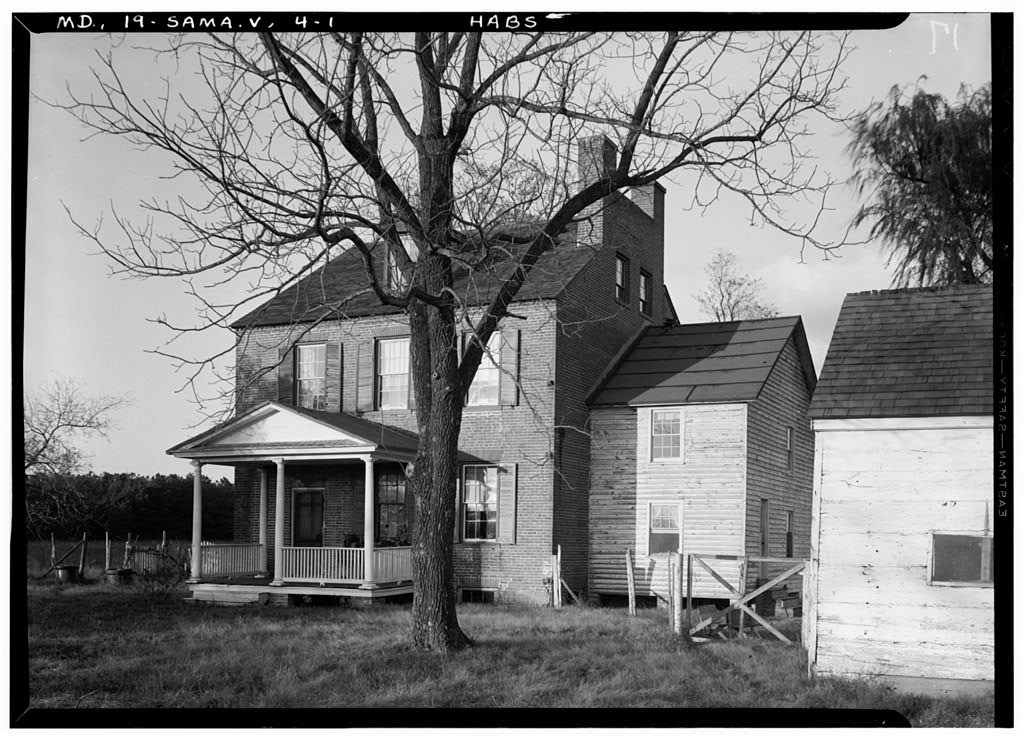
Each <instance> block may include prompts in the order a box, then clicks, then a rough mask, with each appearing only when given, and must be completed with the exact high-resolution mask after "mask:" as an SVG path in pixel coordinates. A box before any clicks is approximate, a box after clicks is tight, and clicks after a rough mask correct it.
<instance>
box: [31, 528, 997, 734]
mask: <svg viewBox="0 0 1024 737" xmlns="http://www.w3.org/2000/svg"><path fill="white" fill-rule="evenodd" d="M101 547H102V546H101ZM183 594H184V590H179V591H177V592H175V593H173V594H172V595H170V596H156V595H153V594H151V593H150V594H146V593H143V592H141V591H136V590H132V589H131V588H126V587H114V586H109V585H107V584H92V585H80V586H63V587H61V586H58V585H56V584H55V583H53V582H52V581H51V580H50V579H46V580H44V581H43V582H39V583H31V584H30V585H29V591H28V623H29V624H28V629H29V666H30V676H29V689H30V699H31V702H30V703H31V705H32V706H33V707H37V708H58V707H61V708H74V707H192V708H196V707H203V708H205V707H256V708H259V707H351V706H362V707H408V706H423V707H452V706H474V707H782V708H787V707H797V708H799V707H826V708H833V707H839V708H842V707H848V708H871V709H895V710H897V711H899V712H901V713H902V714H904V715H905V716H906V717H907V718H908V719H910V721H911V722H912V723H913V724H915V725H928V726H940V725H941V726H986V725H991V724H992V720H993V714H992V706H991V703H990V702H986V701H982V700H945V701H938V700H934V699H930V698H925V697H918V696H907V695H900V694H897V693H894V692H892V691H890V690H887V689H886V688H884V687H882V686H880V685H878V684H872V683H868V682H855V681H842V680H835V679H826V678H819V679H815V680H810V679H808V678H807V677H806V676H805V675H804V665H803V659H802V655H801V652H800V650H799V648H797V647H786V646H784V645H781V644H779V643H775V642H768V641H759V640H753V641H751V640H747V641H745V642H738V641H730V642H711V643H707V644H703V645H697V646H695V645H691V644H689V643H686V642H683V641H681V640H677V639H676V638H674V637H673V636H672V635H671V634H670V633H669V631H668V628H667V626H666V622H665V613H664V611H661V610H659V611H645V612H642V615H641V616H639V617H637V618H629V617H627V616H626V614H625V612H624V610H621V609H593V608H581V607H567V608H564V609H561V610H552V609H545V608H507V607H500V606H494V605H466V606H463V607H461V608H460V612H459V616H460V621H461V622H462V623H463V627H464V629H465V630H466V631H467V632H468V633H469V634H470V635H471V636H472V637H474V638H475V641H476V644H475V646H474V647H473V648H472V649H470V650H469V651H468V652H465V653H461V654H459V655H457V656H453V657H441V656H437V655H434V654H429V653H419V652H415V651H412V650H410V649H409V648H408V647H407V645H406V634H407V632H408V630H409V609H408V607H407V606H397V605H394V606H385V607H380V608H376V609H373V610H364V609H358V608H349V607H343V606H333V607H294V608H274V607H262V608H249V607H245V608H218V607H195V606H188V605H186V604H185V603H184V602H183V601H182V595H183Z"/></svg>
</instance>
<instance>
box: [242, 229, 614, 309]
mask: <svg viewBox="0 0 1024 737" xmlns="http://www.w3.org/2000/svg"><path fill="white" fill-rule="evenodd" d="M521 230H522V231H523V232H522V233H520V234H518V235H517V242H515V243H511V244H509V243H503V244H501V247H500V248H495V249H493V251H492V258H491V260H490V261H489V262H487V263H485V264H483V265H481V266H479V267H478V268H476V269H474V270H473V271H469V270H468V269H466V268H458V267H457V268H456V270H455V292H456V293H457V294H458V295H459V296H460V298H461V299H462V300H463V301H464V303H466V304H470V305H479V304H487V303H488V302H490V300H491V299H492V298H493V297H494V295H495V294H497V292H498V290H499V289H500V288H501V285H502V284H503V283H504V281H505V280H506V279H507V278H508V276H509V275H510V274H511V273H512V269H513V268H514V266H515V262H514V261H513V259H512V256H513V255H519V254H520V253H522V251H524V250H525V248H526V246H527V243H526V242H525V240H526V238H527V237H528V236H529V235H530V232H529V229H528V228H522V229H521ZM596 253H597V249H596V248H592V247H588V246H585V245H582V246H577V245H576V230H575V226H570V228H569V229H568V230H567V231H566V232H565V233H563V234H562V235H561V236H560V237H559V240H558V243H557V244H556V246H555V248H553V249H552V250H550V251H547V252H546V253H544V254H543V255H541V257H540V259H539V260H538V261H537V263H536V264H535V265H534V267H533V269H532V270H531V272H530V276H529V278H528V279H527V281H526V283H525V284H523V287H522V289H520V291H519V294H518V295H517V297H516V301H519V302H523V301H530V300H537V299H548V298H554V297H557V296H558V295H559V294H560V293H561V291H562V289H563V288H564V287H565V285H566V284H568V283H569V281H570V280H571V279H572V278H573V277H574V276H575V275H576V274H577V273H578V272H579V271H580V269H582V268H583V267H584V266H585V265H586V264H587V263H588V262H589V261H590V259H591V258H593V256H594V255H595V254H596ZM398 311H399V310H398V309H397V308H395V307H390V306H387V305H382V304H381V303H380V301H379V300H378V299H377V297H376V296H375V295H374V294H373V293H372V292H371V291H370V290H369V284H368V282H367V278H366V271H365V267H364V265H363V259H362V256H361V255H360V254H359V252H358V251H356V250H355V249H354V248H351V249H349V250H347V251H345V252H343V253H342V254H340V255H339V256H337V257H335V258H334V259H332V260H331V261H330V262H328V263H327V264H326V265H325V266H322V267H321V268H319V269H317V270H316V271H314V272H313V273H311V274H310V275H309V276H307V277H305V278H304V279H302V280H301V281H299V282H298V283H297V284H295V285H294V286H291V287H289V288H287V289H285V290H283V291H282V292H281V293H280V294H278V295H277V296H275V297H274V298H273V299H271V300H269V301H268V302H266V303H265V304H263V305H260V306H259V307H257V308H256V309H255V310H253V311H252V312H250V313H248V314H247V315H245V317H242V318H241V319H239V320H237V321H235V322H234V323H233V324H232V326H231V327H233V328H236V329H244V328H251V327H257V326H266V325H291V324H294V323H302V322H313V321H315V320H318V319H321V318H323V317H327V316H332V317H336V318H348V317H363V316H365V315H384V314H389V313H395V312H398Z"/></svg>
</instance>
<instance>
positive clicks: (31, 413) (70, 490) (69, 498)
mask: <svg viewBox="0 0 1024 737" xmlns="http://www.w3.org/2000/svg"><path fill="white" fill-rule="evenodd" d="M129 402H130V400H129V399H128V398H126V397H123V396H101V397H88V396H86V395H85V394H84V392H83V390H82V386H81V384H80V383H79V382H78V381H77V380H75V379H69V378H57V379H54V380H53V381H52V382H51V383H50V384H49V385H48V386H46V387H45V388H44V389H42V390H41V391H40V392H39V393H38V394H37V395H34V396H28V397H26V398H25V405H24V418H23V426H24V435H25V458H24V462H25V511H26V521H27V524H28V526H29V529H31V530H34V531H35V532H36V533H39V532H40V531H41V530H43V529H44V528H45V527H46V526H47V525H60V524H63V523H64V522H67V521H69V520H75V519H81V518H82V517H83V514H84V513H85V510H87V509H88V508H89V506H90V505H89V500H87V499H83V498H81V496H80V494H79V492H78V491H76V489H77V487H75V486H73V485H72V484H70V483H68V480H69V477H70V476H71V475H72V474H76V473H80V472H81V471H82V470H84V468H85V465H86V457H85V455H84V454H83V452H82V449H81V448H80V447H79V446H78V441H80V440H81V439H83V438H87V437H97V436H99V437H106V435H107V432H108V431H109V430H110V429H111V428H112V427H113V426H114V420H113V414H114V413H115V412H117V410H119V409H121V408H123V407H125V406H127V405H128V404H129Z"/></svg>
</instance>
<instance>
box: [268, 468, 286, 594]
mask: <svg viewBox="0 0 1024 737" xmlns="http://www.w3.org/2000/svg"><path fill="white" fill-rule="evenodd" d="M274 463H275V464H277V489H276V492H277V493H276V494H275V495H274V580H273V581H271V582H270V585H271V586H284V565H283V564H284V560H283V558H284V458H278V459H277V460H276V461H274Z"/></svg>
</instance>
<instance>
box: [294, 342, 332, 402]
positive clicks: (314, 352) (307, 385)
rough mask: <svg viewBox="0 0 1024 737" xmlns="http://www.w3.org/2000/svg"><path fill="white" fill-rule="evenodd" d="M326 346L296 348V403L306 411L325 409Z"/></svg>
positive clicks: (301, 346)
mask: <svg viewBox="0 0 1024 737" xmlns="http://www.w3.org/2000/svg"><path fill="white" fill-rule="evenodd" d="M326 376H327V346H326V345H300V346H298V347H297V348H296V361H295V377H296V395H297V396H296V401H297V404H298V406H300V407H305V408H307V409H316V410H325V409H327V382H326Z"/></svg>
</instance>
